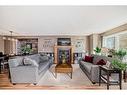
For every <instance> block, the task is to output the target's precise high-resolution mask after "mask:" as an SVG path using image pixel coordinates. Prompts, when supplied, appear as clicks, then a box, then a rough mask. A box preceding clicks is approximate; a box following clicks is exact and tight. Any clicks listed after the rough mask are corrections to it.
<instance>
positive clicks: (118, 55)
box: [114, 49, 127, 61]
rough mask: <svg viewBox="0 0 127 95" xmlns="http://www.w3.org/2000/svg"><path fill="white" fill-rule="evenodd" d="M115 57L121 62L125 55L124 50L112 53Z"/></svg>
mask: <svg viewBox="0 0 127 95" xmlns="http://www.w3.org/2000/svg"><path fill="white" fill-rule="evenodd" d="M114 55H115V57H117V58H118V59H120V60H121V61H122V60H123V58H124V57H125V55H127V52H126V50H125V49H120V50H118V51H116V52H115V53H114Z"/></svg>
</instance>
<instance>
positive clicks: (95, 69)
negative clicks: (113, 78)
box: [91, 65, 99, 82]
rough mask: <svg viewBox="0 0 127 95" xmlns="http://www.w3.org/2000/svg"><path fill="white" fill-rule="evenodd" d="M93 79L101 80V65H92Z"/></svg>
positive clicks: (94, 80)
mask: <svg viewBox="0 0 127 95" xmlns="http://www.w3.org/2000/svg"><path fill="white" fill-rule="evenodd" d="M91 80H92V81H93V82H99V65H93V66H92V67H91Z"/></svg>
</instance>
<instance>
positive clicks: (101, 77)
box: [99, 66, 122, 89]
mask: <svg viewBox="0 0 127 95" xmlns="http://www.w3.org/2000/svg"><path fill="white" fill-rule="evenodd" d="M102 71H103V72H105V75H104V74H102ZM112 73H115V74H118V75H119V78H118V80H116V79H113V78H112V77H111V74H112ZM121 80H122V71H121V70H119V69H109V68H107V67H106V66H100V67H99V86H100V85H101V81H104V83H106V84H107V89H109V86H110V85H119V87H120V89H122V82H121Z"/></svg>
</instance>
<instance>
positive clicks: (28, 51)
mask: <svg viewBox="0 0 127 95" xmlns="http://www.w3.org/2000/svg"><path fill="white" fill-rule="evenodd" d="M21 51H22V53H23V54H24V55H27V54H30V53H31V51H32V49H31V48H30V47H27V46H24V47H22V48H21Z"/></svg>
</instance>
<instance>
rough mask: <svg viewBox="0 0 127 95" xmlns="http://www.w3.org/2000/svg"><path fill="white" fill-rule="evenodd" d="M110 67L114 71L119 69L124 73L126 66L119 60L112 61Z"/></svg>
mask: <svg viewBox="0 0 127 95" xmlns="http://www.w3.org/2000/svg"><path fill="white" fill-rule="evenodd" d="M112 67H113V68H115V69H120V70H122V71H124V70H126V68H127V64H126V63H124V62H122V61H120V60H113V61H112Z"/></svg>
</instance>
